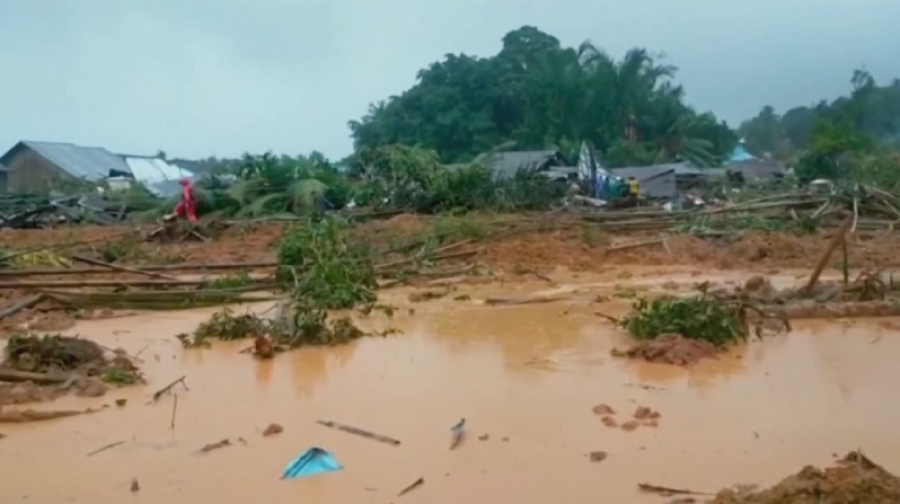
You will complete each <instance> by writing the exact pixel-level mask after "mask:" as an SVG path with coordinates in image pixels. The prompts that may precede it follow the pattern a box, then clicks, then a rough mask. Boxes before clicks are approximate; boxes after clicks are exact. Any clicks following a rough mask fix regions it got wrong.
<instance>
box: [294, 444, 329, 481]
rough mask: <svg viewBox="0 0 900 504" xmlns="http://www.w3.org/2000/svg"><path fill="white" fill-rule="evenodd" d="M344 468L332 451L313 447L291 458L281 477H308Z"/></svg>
mask: <svg viewBox="0 0 900 504" xmlns="http://www.w3.org/2000/svg"><path fill="white" fill-rule="evenodd" d="M343 468H344V466H342V465H341V463H340V462H338V461H337V459H336V458H334V455H332V454H331V453H330V452H327V451H325V450H323V449H321V448H317V447H313V448H310V449H308V450H306V452H305V453H303V455H300V456H299V457H297V458H295V459H294V460H291V461H290V462H289V463H288V465H287V466H286V467H285V468H284V473H283V474H282V475H281V479H296V478H306V477H309V476H314V475H316V474H322V473H328V472H332V471H340V470H341V469H343Z"/></svg>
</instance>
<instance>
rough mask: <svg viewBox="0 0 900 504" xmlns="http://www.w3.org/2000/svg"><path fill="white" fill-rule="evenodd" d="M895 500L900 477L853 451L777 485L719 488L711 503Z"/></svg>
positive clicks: (884, 503)
mask: <svg viewBox="0 0 900 504" xmlns="http://www.w3.org/2000/svg"><path fill="white" fill-rule="evenodd" d="M788 502H789V503H791V504H821V503H823V502H827V503H829V504H857V503H860V504H861V503H865V504H894V503H897V502H900V478H898V477H897V476H895V475H894V474H891V473H889V472H888V471H886V470H884V468H882V467H881V466H879V465H877V464H875V463H874V462H872V461H871V460H869V459H868V458H866V456H865V455H863V454H862V453H860V452H851V453H848V454H847V455H846V456H844V457H843V458H841V459H840V460H838V461H837V462H836V463H835V465H834V466H832V467H828V468H825V469H818V468H815V467H813V466H806V467H804V468H803V469H802V470H801V471H800V472H798V473H797V474H795V475H793V476H790V477H788V478H785V479H784V480H783V481H781V482H780V483H778V484H777V485H775V486H773V487H771V488H768V489H765V490H758V489H755V488H752V487H749V488H748V487H745V488H737V489H728V490H723V491H721V492H719V494H718V495H716V498H715V499H713V500H712V501H710V504H782V503H788Z"/></svg>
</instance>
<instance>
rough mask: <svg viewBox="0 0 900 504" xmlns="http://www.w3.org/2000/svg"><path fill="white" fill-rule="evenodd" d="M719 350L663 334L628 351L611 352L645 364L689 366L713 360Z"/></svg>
mask: <svg viewBox="0 0 900 504" xmlns="http://www.w3.org/2000/svg"><path fill="white" fill-rule="evenodd" d="M719 351H720V350H719V348H718V347H716V346H715V345H713V344H712V343H710V342H708V341H704V340H698V339H691V338H685V337H684V336H680V335H678V334H663V335H660V336H658V337H656V338H654V339H652V340H649V341H642V342H640V343H638V344H637V345H635V346H633V347H631V348H629V349H628V350H625V351H621V350H613V355H614V356H617V357H629V358H632V359H643V360H645V361H647V362H655V363H660V364H674V365H676V366H689V365H691V364H694V363H696V362H697V361H699V360H701V359H705V358H715V357H716V356H717V355H718V354H719Z"/></svg>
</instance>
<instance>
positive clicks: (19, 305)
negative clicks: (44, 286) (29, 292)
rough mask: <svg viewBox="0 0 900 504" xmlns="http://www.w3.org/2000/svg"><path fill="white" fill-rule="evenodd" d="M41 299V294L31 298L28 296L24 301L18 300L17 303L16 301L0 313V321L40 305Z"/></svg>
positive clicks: (42, 297) (42, 296)
mask: <svg viewBox="0 0 900 504" xmlns="http://www.w3.org/2000/svg"><path fill="white" fill-rule="evenodd" d="M42 299H44V295H43V294H35V295H33V296H28V297H27V298H25V299H20V300H19V301H16V302H15V303H13V304H11V305H9V306H8V307H6V308H4V309H3V310H2V311H0V320H3V319H5V318H6V317H10V316H12V315H15V314H16V313H18V312H20V311H22V310H24V309H26V308H31V307H32V306H34V305H36V304H38V303H40V302H41V300H42Z"/></svg>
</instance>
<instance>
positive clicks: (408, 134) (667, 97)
mask: <svg viewBox="0 0 900 504" xmlns="http://www.w3.org/2000/svg"><path fill="white" fill-rule="evenodd" d="M675 70H676V69H675V67H673V66H671V65H667V64H665V63H664V62H662V61H660V59H659V58H657V57H654V56H653V55H651V54H650V53H649V52H648V51H646V50H644V49H633V50H631V51H629V52H628V53H626V54H625V56H624V57H623V58H622V59H621V60H615V59H614V58H612V57H610V56H609V55H608V54H606V53H605V52H603V51H602V50H600V49H598V48H597V47H595V46H593V45H592V44H590V43H589V42H586V43H584V44H582V45H581V46H580V47H578V48H570V47H563V46H562V45H561V44H560V42H559V40H558V39H556V38H555V37H553V36H551V35H548V34H546V33H544V32H542V31H540V30H538V29H537V28H535V27H531V26H524V27H522V28H519V29H517V30H514V31H511V32H509V33H507V34H506V35H505V36H504V37H503V44H502V47H501V49H500V51H499V53H497V54H496V55H495V56H492V57H490V58H476V57H471V56H467V55H464V54H461V55H452V54H448V55H447V56H445V57H444V59H443V61H440V62H436V63H433V64H431V65H429V66H428V67H427V68H425V69H423V70H421V71H420V72H419V73H418V76H417V77H418V82H417V83H416V85H414V86H413V87H412V88H410V89H409V90H406V91H404V92H403V93H401V94H400V95H398V96H393V97H391V98H389V99H387V100H386V101H383V102H379V103H378V104H374V105H372V106H371V107H370V108H369V111H368V113H367V114H366V115H365V116H363V117H362V118H361V119H360V120H358V121H350V123H349V126H350V129H351V132H352V137H353V140H354V143H355V146H356V148H357V149H358V150H360V149H371V148H376V147H379V146H384V145H389V144H406V145H417V146H421V147H426V148H430V149H434V150H435V151H437V152H438V153H439V155H440V160H441V161H442V162H445V163H447V162H466V161H470V160H472V159H473V158H475V157H476V156H478V155H479V154H480V153H483V152H485V151H488V150H491V149H493V148H496V147H497V146H499V145H501V144H503V145H507V144H508V143H509V142H510V141H512V142H514V145H515V148H517V149H521V150H525V149H543V148H547V147H551V146H554V147H557V148H561V149H562V150H563V151H564V152H567V151H570V150H571V151H575V150H577V146H578V145H579V144H580V142H581V141H583V140H588V141H590V142H592V143H593V145H595V146H596V147H597V148H598V149H599V150H601V151H603V152H604V153H605V154H606V156H605V158H606V159H607V162H608V163H609V164H611V165H622V164H649V163H653V162H658V161H671V160H679V159H683V160H690V161H693V162H695V163H697V164H699V165H710V164H714V163H716V162H717V160H718V159H720V158H721V157H722V156H723V155H724V154H725V153H727V152H728V151H729V150H730V149H731V148H732V147H733V145H734V143H735V141H736V137H735V135H734V134H733V132H732V131H731V130H730V129H729V128H728V126H727V125H726V124H725V123H723V122H721V121H719V120H717V119H716V118H715V117H714V116H713V115H712V114H699V113H697V112H696V111H695V110H693V109H692V108H691V107H689V106H688V105H686V104H685V103H684V101H683V94H684V93H683V90H682V88H681V87H680V86H677V85H675V84H674V83H673V82H672V79H673V77H674V74H675Z"/></svg>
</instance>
